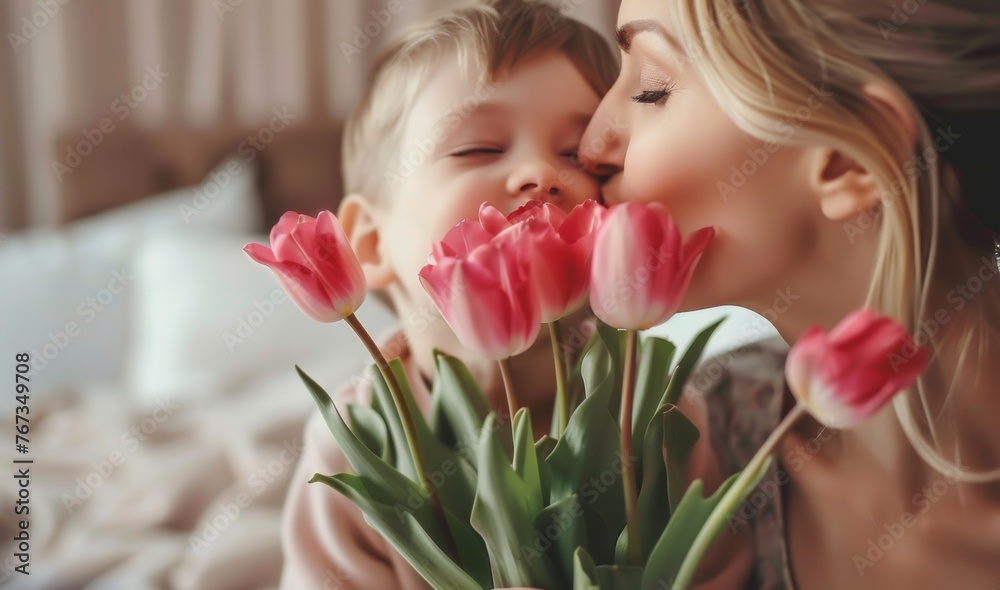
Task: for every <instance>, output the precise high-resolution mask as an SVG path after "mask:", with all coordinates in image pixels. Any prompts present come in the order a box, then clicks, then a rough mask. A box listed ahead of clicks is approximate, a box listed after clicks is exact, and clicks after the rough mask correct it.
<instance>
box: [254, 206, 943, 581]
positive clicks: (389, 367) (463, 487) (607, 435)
mask: <svg viewBox="0 0 1000 590" xmlns="http://www.w3.org/2000/svg"><path fill="white" fill-rule="evenodd" d="M713 236H714V231H713V230H712V229H710V228H706V229H702V230H699V231H697V232H695V233H694V234H692V235H691V236H690V237H688V238H687V239H686V240H685V239H682V237H681V235H680V232H679V230H678V228H677V225H676V223H675V222H674V220H673V218H672V217H671V216H670V214H669V212H668V211H667V210H666V209H665V208H664V207H662V206H660V205H657V204H652V205H644V204H638V203H627V204H623V205H618V206H615V207H613V208H611V209H604V208H603V207H601V206H599V205H598V204H596V203H594V202H592V201H588V202H586V203H584V204H582V205H579V206H578V207H577V208H576V209H574V210H573V211H572V212H570V213H569V214H568V215H567V214H565V213H563V212H562V211H560V210H559V209H557V208H555V207H553V206H551V205H543V204H540V203H538V202H532V203H530V204H529V205H526V206H525V207H522V208H521V209H518V210H517V211H515V212H513V213H512V214H510V215H508V216H504V215H502V214H501V213H500V212H499V211H496V210H495V209H493V208H491V207H489V206H488V205H484V206H483V207H482V208H481V209H480V213H479V219H478V221H473V220H466V221H463V222H462V223H460V224H459V225H457V226H456V227H455V228H454V229H452V230H451V231H450V232H449V233H448V234H447V235H446V236H445V237H444V239H443V240H442V241H441V242H440V243H438V244H436V245H435V246H434V250H433V252H432V254H431V260H430V263H429V264H428V265H427V266H426V267H425V268H424V269H423V270H422V271H421V272H420V278H421V282H422V284H423V285H424V287H425V289H426V290H427V292H428V293H429V294H430V296H431V298H432V299H433V301H434V303H435V305H437V307H438V308H439V309H440V311H441V313H442V316H443V317H444V318H445V320H446V321H447V322H448V325H449V326H450V327H451V328H452V330H453V331H454V332H455V334H456V335H457V336H458V337H459V339H460V340H461V342H462V343H463V344H464V345H465V346H467V347H468V348H470V349H472V350H475V351H477V352H478V353H479V354H480V355H481V356H483V357H484V358H489V359H493V360H496V361H497V362H498V363H499V366H500V371H501V374H502V375H503V376H504V384H505V393H506V399H507V407H508V411H509V416H499V415H497V413H496V412H493V411H491V410H490V407H489V404H488V403H487V401H486V399H485V398H484V396H483V394H482V392H481V391H480V389H479V387H478V385H477V384H476V383H475V382H474V380H473V379H472V377H471V375H470V373H469V371H468V370H467V369H466V368H465V367H464V366H463V365H462V363H461V362H460V361H458V360H457V359H455V358H453V357H450V356H448V355H446V354H443V353H440V352H438V353H437V354H436V358H435V361H436V363H435V365H436V372H435V376H434V389H433V408H434V409H433V411H432V415H431V416H430V419H429V420H427V419H425V418H424V416H423V415H422V414H421V413H420V412H419V410H418V409H417V406H416V404H415V402H414V400H413V397H412V395H411V393H410V389H409V385H408V383H407V381H406V378H405V372H404V371H403V368H402V365H401V364H400V362H399V360H398V359H394V360H392V361H386V360H385V359H384V357H383V356H382V353H381V352H380V351H379V349H378V347H377V346H376V345H375V344H374V342H373V341H372V339H371V338H370V336H369V335H368V334H367V332H366V331H365V330H364V328H363V327H362V326H361V324H360V322H359V321H358V320H357V318H356V317H355V316H354V311H355V310H357V308H358V307H359V306H360V305H361V303H362V302H363V300H364V297H365V292H366V287H365V283H364V276H363V274H362V273H361V269H360V265H359V264H358V261H357V259H356V258H355V256H354V254H353V252H352V251H351V249H350V246H349V244H348V242H347V239H346V237H345V236H344V234H343V230H342V229H341V228H340V225H339V222H338V221H337V220H336V218H335V217H334V216H333V215H332V214H330V213H329V212H323V213H320V215H319V216H318V217H317V218H316V219H313V218H310V217H307V216H304V215H297V214H295V213H292V212H289V213H286V214H285V215H284V216H283V217H282V219H281V221H280V222H279V223H278V224H277V225H276V226H275V228H274V229H273V231H272V233H271V249H268V248H266V247H264V246H261V245H258V244H250V245H248V246H247V248H246V251H247V253H248V254H249V255H250V256H251V257H252V258H254V259H255V260H257V261H258V262H261V263H262V264H266V265H267V266H269V267H270V268H271V269H272V270H273V271H274V272H275V275H276V276H277V277H278V280H279V282H280V283H281V284H282V286H283V287H284V288H285V289H286V290H287V291H288V292H289V295H290V296H291V298H292V299H293V300H294V301H295V302H296V303H297V304H298V305H299V306H300V307H301V308H302V309H303V311H304V312H306V313H307V314H309V315H310V316H311V317H313V318H315V319H317V320H318V321H326V322H332V321H337V320H339V319H344V320H346V321H347V323H348V324H349V325H350V326H351V327H352V328H353V329H354V330H355V331H356V332H357V334H358V336H359V337H360V338H361V340H362V342H363V343H364V344H365V345H366V347H367V348H368V350H369V352H370V353H371V354H372V357H373V358H374V359H375V363H376V368H375V369H374V370H373V384H374V393H375V395H374V399H373V402H372V403H371V404H370V405H349V406H348V407H347V409H346V411H347V412H348V414H349V417H350V422H351V424H350V426H348V425H347V423H346V422H345V421H344V420H343V418H342V417H341V415H340V413H339V412H338V410H337V408H335V407H334V405H333V402H332V401H331V399H330V397H329V396H328V395H327V394H326V392H325V391H324V390H323V388H322V387H320V386H319V384H317V383H315V382H314V381H313V380H312V379H311V378H309V376H308V375H306V374H305V373H304V372H302V371H301V370H300V369H299V374H300V375H301V377H302V379H303V381H304V382H305V383H306V385H307V387H308V389H309V391H310V392H311V393H312V395H313V396H314V398H315V399H316V401H317V403H318V404H319V406H320V409H321V411H322V413H323V415H324V417H325V419H326V421H327V424H328V425H329V427H330V429H331V432H332V433H333V435H334V436H335V437H336V439H337V441H338V443H339V444H340V446H341V448H342V449H343V451H344V453H345V454H346V456H347V458H348V460H349V461H350V463H351V466H352V468H353V470H354V473H352V474H346V473H345V474H316V476H315V477H314V478H313V479H312V480H311V481H314V482H323V483H325V484H327V485H329V486H330V487H332V488H333V489H334V490H336V491H337V492H339V493H341V494H343V495H344V496H346V497H347V498H349V499H350V500H351V501H352V502H354V503H355V504H356V505H357V506H358V507H359V508H360V509H361V510H362V511H363V513H364V514H365V518H366V520H367V521H368V522H369V523H370V524H371V525H372V526H373V527H375V528H376V529H377V530H378V531H379V532H380V533H381V534H382V535H383V536H384V537H385V538H386V539H387V541H388V542H389V543H391V544H392V545H393V547H394V548H395V549H396V550H397V551H398V552H399V553H400V554H401V555H403V556H404V557H405V558H406V559H407V561H408V562H409V563H410V564H411V565H412V566H413V567H414V569H416V571H418V572H419V573H420V574H421V575H422V576H423V577H424V578H425V579H426V580H427V581H428V582H430V583H431V584H432V585H433V586H434V587H436V588H447V589H449V590H451V589H469V590H474V589H480V588H486V589H489V588H497V587H515V586H522V587H524V586H531V587H537V588H574V589H576V588H580V589H591V588H599V589H606V588H630V589H631V588H642V589H653V588H657V589H659V588H664V587H672V588H687V587H689V586H690V585H691V583H692V580H693V577H694V573H695V569H696V567H697V564H698V561H699V559H700V558H701V556H702V555H704V553H705V552H706V551H707V549H708V547H709V545H710V544H711V542H712V540H713V539H714V538H715V537H716V536H717V534H718V533H719V531H720V530H721V529H722V526H723V525H724V524H725V522H726V519H727V517H728V516H729V515H730V514H732V513H733V512H734V511H735V510H736V509H737V508H738V505H739V503H740V502H741V501H742V499H743V498H744V497H745V496H746V495H747V494H748V493H749V492H750V491H752V489H753V488H754V487H755V486H756V483H757V482H758V481H759V478H760V477H761V476H762V475H763V474H764V472H765V471H766V469H767V466H768V464H769V461H770V459H769V455H770V453H771V451H772V450H773V447H774V444H776V442H777V441H778V438H779V437H780V436H781V434H783V433H784V432H785V431H786V430H787V428H788V427H789V426H790V425H791V423H792V422H793V421H794V420H795V419H796V418H797V417H798V416H800V415H801V414H802V413H803V412H804V411H805V410H806V408H808V410H809V411H811V412H813V414H814V415H815V416H816V417H817V418H818V419H820V420H821V421H823V422H824V423H827V424H829V425H831V426H835V427H849V426H851V425H853V424H855V423H857V422H858V421H860V420H863V419H865V418H866V417H867V416H869V415H871V414H872V413H874V412H875V411H876V410H878V409H879V408H880V407H881V406H882V405H883V404H884V403H885V402H886V401H887V400H888V399H889V398H891V396H892V395H894V394H895V393H896V392H898V391H899V390H901V389H903V388H905V387H906V386H908V385H909V384H910V383H911V382H912V381H913V380H914V379H915V378H916V377H917V376H918V375H919V374H920V372H922V371H923V368H924V365H925V364H926V353H925V352H924V351H922V350H919V349H916V348H913V347H912V342H911V341H910V340H909V337H908V335H907V334H906V332H905V330H904V329H903V328H902V327H901V326H899V325H897V324H896V323H895V322H892V321H891V320H888V319H886V318H880V317H878V316H875V315H874V314H872V313H871V312H868V311H862V312H858V313H857V314H854V315H852V316H850V317H848V318H847V319H846V320H845V321H844V323H843V324H842V325H841V326H838V327H837V328H836V329H834V330H833V331H831V333H830V334H829V336H827V335H826V334H824V333H823V332H822V331H821V330H819V329H814V330H812V331H810V332H809V333H807V335H806V336H805V337H803V338H802V339H801V340H800V341H799V343H797V344H796V347H795V348H794V349H793V350H792V353H791V354H790V355H789V358H788V365H787V367H786V372H787V374H788V380H789V383H790V385H791V387H792V390H793V393H795V394H796V396H797V397H798V399H799V400H800V404H799V405H797V406H796V408H795V409H794V410H793V411H792V412H791V413H790V414H789V415H788V416H787V417H786V419H785V420H784V421H783V422H782V424H781V425H780V426H779V427H778V429H777V430H776V431H775V433H774V435H773V436H772V437H771V438H770V439H769V440H768V441H767V442H766V443H765V444H764V446H763V447H762V448H761V450H760V452H758V454H757V455H756V456H755V457H754V459H753V460H752V461H751V462H750V464H749V465H748V466H747V468H746V469H744V470H743V471H742V472H741V473H739V474H736V475H733V476H732V477H731V478H729V479H728V480H727V481H726V482H724V483H723V484H722V485H721V486H720V487H719V489H718V490H716V491H715V493H714V494H712V495H711V496H709V497H708V498H706V497H705V496H704V494H703V491H702V484H701V482H700V481H697V480H696V481H694V482H693V483H691V484H690V485H688V484H687V482H686V481H685V473H686V472H687V466H688V462H689V458H690V453H691V450H692V448H693V447H694V444H695V442H696V441H697V439H698V436H699V433H698V431H697V429H696V428H695V427H694V425H693V424H692V423H691V422H690V421H689V420H688V419H687V418H686V417H685V416H684V414H683V413H682V412H681V411H680V410H679V409H678V408H677V402H678V400H679V398H680V395H681V393H682V391H683V387H684V384H685V382H686V380H687V378H688V377H689V375H690V374H691V372H692V370H693V368H694V366H695V364H696V363H697V361H698V359H699V357H700V356H701V352H702V350H703V349H704V347H705V345H706V343H707V341H708V339H709V338H710V336H711V334H712V332H713V331H714V330H715V329H716V328H717V327H718V325H719V323H720V322H717V323H715V324H713V325H711V326H709V327H707V328H706V329H705V330H704V331H702V332H701V333H700V334H699V335H698V336H697V337H696V338H695V339H694V341H693V342H692V344H691V345H690V346H689V348H688V349H687V350H686V351H685V352H684V354H683V355H681V357H680V359H679V361H678V362H677V363H676V364H675V363H674V362H673V361H674V355H675V347H674V346H673V344H671V343H670V342H669V341H667V340H664V339H660V338H654V337H644V338H643V339H641V341H640V339H639V337H638V331H639V330H644V329H647V328H650V327H652V326H655V325H657V324H660V323H662V322H664V321H666V320H667V319H669V318H670V317H671V316H672V315H673V314H674V313H675V312H676V311H677V310H678V309H679V307H680V305H681V304H682V302H683V300H684V296H685V293H686V290H687V285H688V283H689V281H690V279H691V276H692V274H693V272H694V270H695V268H696V265H697V263H698V260H699V258H700V257H701V255H702V253H703V252H704V251H705V249H706V248H707V247H708V245H709V244H710V242H711V240H712V239H713ZM588 300H589V302H590V306H591V309H592V310H593V312H594V313H595V315H596V316H597V318H598V319H599V321H598V323H597V329H596V331H595V334H594V335H593V337H592V338H591V340H590V341H589V342H588V343H587V345H586V346H585V348H584V350H583V353H582V355H581V357H580V360H579V361H578V362H575V363H572V365H571V366H570V365H569V363H568V362H567V360H568V359H565V358H563V355H562V354H561V353H560V351H561V347H560V345H559V335H560V331H559V325H558V322H559V319H560V318H563V317H565V316H567V315H568V314H570V313H572V312H574V311H576V310H578V309H579V308H580V307H581V306H582V305H584V304H585V303H586V302H587V301H588ZM543 323H544V324H546V325H547V326H548V329H549V331H550V334H551V335H552V342H553V361H554V363H555V367H556V375H557V392H556V396H555V404H556V407H555V412H554V416H555V419H554V424H555V427H554V429H553V432H552V435H551V436H549V435H544V436H541V437H539V438H536V437H535V435H534V433H533V432H532V426H531V424H532V422H531V419H530V416H529V411H528V410H527V409H525V408H519V407H518V403H517V394H516V392H515V391H514V390H513V386H512V382H511V379H510V378H509V371H508V369H507V366H506V363H507V359H508V358H509V357H511V356H515V355H517V354H519V353H521V352H523V351H524V350H525V349H526V348H527V347H528V346H529V345H530V344H531V343H532V342H533V341H534V339H535V338H536V337H537V335H538V333H539V330H540V329H541V327H542V324H543ZM907 352H912V354H906V353H907ZM904 354H905V357H906V358H905V359H903V356H901V355H904ZM897 361H900V362H897ZM579 389H582V395H579V396H573V395H572V393H573V392H574V391H576V390H579ZM664 584H666V585H664Z"/></svg>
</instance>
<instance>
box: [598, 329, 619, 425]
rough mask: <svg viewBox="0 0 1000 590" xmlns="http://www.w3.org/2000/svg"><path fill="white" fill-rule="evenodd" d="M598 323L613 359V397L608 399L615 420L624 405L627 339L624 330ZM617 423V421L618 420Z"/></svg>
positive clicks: (599, 333) (600, 332)
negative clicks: (623, 385) (622, 404)
mask: <svg viewBox="0 0 1000 590" xmlns="http://www.w3.org/2000/svg"><path fill="white" fill-rule="evenodd" d="M595 321H596V322H597V333H598V335H599V336H600V338H601V343H602V344H604V348H605V350H607V352H608V354H609V355H610V359H611V371H612V378H611V396H610V397H609V398H608V411H609V412H611V415H612V416H613V417H615V418H617V417H618V413H619V411H620V409H621V408H620V406H621V403H622V376H623V375H624V374H625V337H626V333H625V331H624V330H618V329H615V328H612V327H611V326H609V325H607V324H605V323H604V322H602V321H601V320H595ZM616 421H617V420H616Z"/></svg>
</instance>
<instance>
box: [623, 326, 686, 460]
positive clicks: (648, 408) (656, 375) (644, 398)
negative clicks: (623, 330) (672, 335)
mask: <svg viewBox="0 0 1000 590" xmlns="http://www.w3.org/2000/svg"><path fill="white" fill-rule="evenodd" d="M676 350H677V347H675V346H674V344H673V343H672V342H670V341H669V340H664V339H662V338H657V337H655V336H646V337H644V338H642V339H641V341H640V343H639V359H638V360H639V362H638V365H639V368H638V369H637V370H636V379H635V401H634V402H633V412H632V440H634V441H642V440H645V437H646V428H647V427H648V426H649V422H650V420H652V419H653V418H654V415H655V414H658V412H657V408H658V407H659V403H660V398H662V397H663V393H664V391H666V388H667V381H668V378H669V377H670V363H671V361H673V358H674V352H675V351H676ZM644 463H645V462H644Z"/></svg>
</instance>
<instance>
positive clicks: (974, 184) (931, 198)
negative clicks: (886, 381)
mask: <svg viewBox="0 0 1000 590" xmlns="http://www.w3.org/2000/svg"><path fill="white" fill-rule="evenodd" d="M664 6H669V7H670V8H669V9H670V10H671V11H672V13H671V25H672V28H673V29H674V31H675V32H676V33H677V35H678V39H679V42H680V44H681V45H682V46H683V48H684V50H685V54H686V55H683V56H679V57H678V59H686V60H689V61H690V62H691V63H692V65H693V66H694V67H695V69H696V70H697V71H698V72H699V74H700V75H701V76H702V77H703V79H704V80H705V81H706V83H707V85H708V87H709V89H710V91H711V92H712V94H713V96H714V97H715V98H716V99H717V101H718V102H719V104H720V105H722V108H723V109H724V110H725V111H726V112H727V114H728V115H729V116H730V117H731V118H732V119H733V121H734V122H735V123H736V124H737V125H738V126H740V128H742V129H743V130H745V131H746V132H748V133H750V134H752V135H755V136H757V137H759V138H761V139H764V140H774V141H779V142H781V141H785V142H788V134H787V133H786V131H785V129H783V128H782V122H785V126H786V127H787V122H788V121H789V120H790V117H794V118H795V121H796V125H798V124H801V127H800V128H799V129H798V130H797V131H796V132H795V135H794V137H793V138H792V141H794V142H795V143H812V144H821V145H828V146H831V147H833V148H835V149H837V150H839V151H841V152H842V153H844V154H847V155H848V156H850V157H851V158H853V159H854V160H855V161H857V162H859V163H860V164H861V165H862V166H864V167H865V168H866V169H867V170H869V171H871V172H872V174H873V175H874V176H875V177H876V178H877V180H878V183H879V187H880V190H881V199H880V203H879V205H878V206H877V207H876V208H874V209H873V210H871V211H867V212H865V213H863V214H861V215H859V216H858V218H856V219H854V220H852V221H851V222H849V223H845V225H844V228H845V232H847V234H848V238H850V239H851V240H852V243H853V237H854V236H856V235H857V234H859V233H863V232H866V231H880V236H879V246H878V253H877V263H876V269H875V273H874V277H873V280H872V283H871V287H870V290H869V293H868V302H867V304H868V305H869V306H871V307H873V308H875V309H878V310H880V311H882V312H883V313H886V314H888V315H891V316H893V317H895V318H896V319H897V320H899V321H901V322H903V323H904V324H905V325H907V326H909V328H910V329H911V330H912V331H913V332H914V333H915V334H916V341H917V343H918V344H922V345H926V346H927V347H928V348H929V349H930V350H931V353H932V358H933V359H935V362H934V363H932V365H931V367H930V368H929V370H928V372H927V373H926V374H925V377H924V378H922V379H921V380H920V381H918V383H917V386H916V387H915V388H913V390H912V391H909V392H908V393H907V394H906V395H900V396H897V398H896V400H895V404H894V405H895V409H896V413H897V416H898V417H899V420H900V423H901V424H902V426H903V429H904V431H905V432H906V434H907V437H908V438H909V439H910V441H911V442H912V444H913V445H914V448H915V449H916V451H917V452H918V453H919V454H920V456H921V457H922V458H923V459H924V460H925V461H927V462H928V463H929V464H930V465H931V466H933V467H934V468H935V469H937V470H939V471H941V472H942V473H946V474H949V475H954V474H955V473H956V472H957V473H958V474H959V475H958V477H959V478H960V479H964V480H966V481H994V480H997V479H1000V466H998V468H997V469H993V470H991V471H989V472H984V473H971V472H968V471H966V470H965V469H963V468H962V467H960V466H959V465H958V463H959V462H960V461H961V455H960V453H959V452H958V450H957V449H956V450H954V451H952V452H950V453H947V454H948V455H950V456H951V458H949V457H946V453H945V451H944V450H943V449H942V448H941V444H940V441H939V436H938V434H939V432H940V430H939V428H940V426H939V420H940V418H941V417H942V413H943V412H946V411H947V409H948V407H949V401H953V395H960V393H961V392H957V391H953V390H954V389H955V386H954V383H951V384H950V385H949V384H945V387H946V389H947V394H946V396H945V397H944V398H940V397H936V398H935V397H933V396H929V395H928V391H930V390H931V388H930V387H928V384H929V383H930V382H931V381H932V380H933V379H937V381H935V384H937V385H939V384H940V383H941V381H942V380H943V379H944V378H945V377H944V376H945V375H948V374H950V373H949V372H950V371H956V370H957V368H958V366H959V365H962V364H964V363H970V362H971V363H975V365H974V366H975V367H978V368H979V369H980V370H982V369H985V368H986V367H987V363H988V362H989V361H990V360H991V359H990V358H989V354H990V353H991V352H992V354H993V355H994V356H993V359H992V360H993V362H994V363H996V362H997V361H1000V356H998V355H997V352H998V351H997V344H998V343H1000V334H998V332H1000V279H998V280H992V281H990V278H996V273H997V272H998V270H997V264H998V258H1000V253H998V252H997V249H998V246H997V242H998V240H1000V237H998V236H1000V213H998V204H1000V195H998V192H1000V190H998V186H1000V183H998V182H997V180H996V177H995V176H994V169H997V168H996V167H995V166H991V165H990V163H989V160H988V158H989V157H996V155H997V154H998V151H1000V150H998V149H997V148H998V147H1000V3H997V2H996V1H995V0H891V1H890V0H745V1H741V2H739V3H737V2H734V0H679V1H677V2H664ZM869 83H877V84H878V85H881V87H883V88H888V89H890V91H891V92H894V93H896V94H898V96H899V98H900V99H901V100H902V101H903V103H904V104H905V107H906V109H907V110H908V111H909V114H910V115H911V116H912V118H913V119H914V121H915V122H916V126H917V128H916V146H915V147H914V145H913V144H912V143H911V142H910V141H909V137H908V133H906V132H904V131H903V130H901V129H899V128H898V126H899V123H898V121H899V117H898V116H897V117H893V116H891V115H892V113H889V112H886V111H885V108H886V107H885V102H884V101H878V100H872V99H871V96H870V95H869V94H868V93H866V90H865V88H866V85H868V84H869ZM817 92H821V93H823V96H824V97H829V98H828V100H824V101H823V102H822V106H821V107H820V108H813V107H811V106H810V105H813V104H814V103H813V102H810V100H809V99H810V97H811V96H814V95H815V94H816V93H817ZM803 109H805V111H803ZM852 234H853V235H852ZM984 272H985V273H986V277H988V278H985V277H984V275H983V273H984ZM987 281H989V282H987ZM960 284H967V285H968V286H969V291H972V290H973V289H972V286H973V285H977V284H978V288H977V289H976V291H977V293H976V294H975V295H974V296H971V297H968V296H966V295H967V293H966V292H965V291H962V292H961V295H959V294H958V293H959V292H957V291H955V290H952V291H948V289H950V288H951V287H953V286H955V287H957V286H958V285H960ZM945 291H948V294H947V296H944V295H943V294H944V292H945ZM932 297H933V300H932ZM949 304H950V305H949ZM966 308H968V309H967V310H966ZM959 310H965V311H967V312H968V313H965V314H964V315H963V316H962V317H963V320H962V321H952V320H951V319H950V316H951V314H949V313H948V312H955V311H959ZM942 312H943V315H942ZM991 348H992V350H991ZM946 351H957V353H956V354H955V356H949V357H947V360H946V359H945V358H939V354H940V353H942V352H946ZM914 408H919V412H914ZM954 424H955V421H954V420H952V425H953V426H954Z"/></svg>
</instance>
